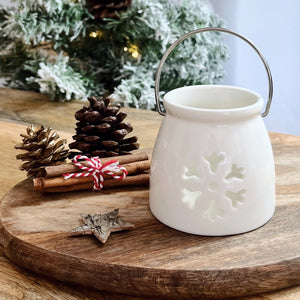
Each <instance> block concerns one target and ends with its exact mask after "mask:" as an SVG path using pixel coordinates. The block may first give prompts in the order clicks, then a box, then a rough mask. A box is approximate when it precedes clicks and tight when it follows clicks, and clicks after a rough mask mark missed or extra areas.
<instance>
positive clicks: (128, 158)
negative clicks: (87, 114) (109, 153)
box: [38, 152, 149, 178]
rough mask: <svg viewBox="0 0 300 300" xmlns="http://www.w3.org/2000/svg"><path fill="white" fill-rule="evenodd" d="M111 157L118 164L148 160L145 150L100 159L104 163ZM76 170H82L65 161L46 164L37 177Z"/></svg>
mask: <svg viewBox="0 0 300 300" xmlns="http://www.w3.org/2000/svg"><path fill="white" fill-rule="evenodd" d="M112 159H114V160H117V161H119V164H120V165H123V164H129V163H133V162H137V161H144V160H148V159H149V158H148V155H147V154H146V153H145V152H141V153H135V154H130V155H122V156H114V157H107V158H101V161H102V162H103V163H106V162H108V161H110V160H112ZM81 164H82V165H84V166H86V167H88V166H89V165H88V163H87V162H85V161H83V162H81ZM77 172H82V170H81V169H80V168H78V167H77V166H75V165H74V164H73V163H65V164H60V165H57V166H48V167H44V168H42V169H41V170H40V172H39V174H38V177H46V178H50V177H57V176H61V175H62V174H65V173H77Z"/></svg>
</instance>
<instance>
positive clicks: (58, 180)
mask: <svg viewBox="0 0 300 300" xmlns="http://www.w3.org/2000/svg"><path fill="white" fill-rule="evenodd" d="M111 159H112V158H109V159H107V158H106V159H101V162H102V163H105V162H107V161H110V160H111ZM113 159H116V160H118V161H119V164H122V166H123V167H125V168H126V171H127V173H128V175H127V176H126V178H124V179H122V180H118V179H113V178H111V177H110V176H109V175H106V174H105V175H104V176H103V177H104V179H105V180H104V183H103V186H104V188H111V187H117V186H129V185H148V184H149V177H150V175H149V173H145V172H147V171H148V170H149V169H150V161H149V159H148V156H147V154H146V153H139V154H132V155H128V156H120V157H114V158H113ZM80 163H81V164H82V165H85V166H89V165H88V164H87V162H84V161H83V162H80ZM124 163H125V164H124ZM82 172H83V171H82V170H81V169H80V168H78V167H77V166H75V165H74V164H70V163H69V164H61V165H58V166H51V167H45V168H44V169H43V170H42V172H41V173H40V174H43V175H44V176H43V177H38V178H35V179H34V180H33V189H34V190H38V191H44V192H68V191H77V190H83V189H92V187H93V185H94V182H93V177H91V176H90V177H77V178H76V177H75V178H74V177H73V178H69V179H64V177H63V176H62V174H66V173H82ZM121 174H122V172H121V171H120V173H115V175H121Z"/></svg>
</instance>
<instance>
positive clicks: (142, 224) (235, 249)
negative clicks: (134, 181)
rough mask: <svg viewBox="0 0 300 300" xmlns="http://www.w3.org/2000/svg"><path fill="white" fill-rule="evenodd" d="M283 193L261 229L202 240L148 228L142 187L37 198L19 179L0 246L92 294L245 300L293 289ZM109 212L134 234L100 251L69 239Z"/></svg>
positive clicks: (299, 223) (292, 205)
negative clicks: (85, 216)
mask: <svg viewBox="0 0 300 300" xmlns="http://www.w3.org/2000/svg"><path fill="white" fill-rule="evenodd" d="M295 168H296V170H297V171H298V172H299V168H300V166H299V165H296V167H295V166H294V171H295ZM279 174H280V167H279ZM279 177H280V175H279ZM292 186H293V190H292V191H291V192H289V191H288V190H285V189H284V188H282V186H281V185H278V189H277V190H278V201H277V209H276V213H275V216H274V217H273V218H272V219H271V221H270V222H268V223H267V224H266V225H265V226H263V227H261V228H259V229H257V230H255V231H252V232H249V233H246V234H241V235H236V236H227V237H203V236H196V235H190V234H185V233H182V232H179V231H176V230H173V229H171V228H168V227H166V226H164V225H163V224H161V223H160V222H158V221H157V220H156V219H155V218H154V217H153V216H152V214H151V212H150V211H149V207H148V190H147V189H145V188H127V189H124V188H123V189H114V190H107V191H102V192H101V193H96V192H91V191H82V192H76V193H74V192H73V193H60V194H45V193H41V192H34V191H33V190H32V182H31V181H30V180H24V181H22V182H20V183H19V184H17V185H16V186H15V187H14V188H12V189H11V190H10V191H9V192H8V194H6V196H5V197H4V198H3V200H2V203H1V206H0V213H1V224H0V244H1V245H2V247H3V248H4V251H5V253H6V255H7V256H8V257H9V258H10V259H11V260H13V261H14V262H15V263H17V264H18V265H20V266H23V267H25V268H28V269H30V270H33V271H34V272H37V273H39V274H41V275H45V276H48V277H52V278H56V279H58V280H61V281H63V282H69V283H76V284H81V285H84V286H87V287H93V288H96V289H99V290H105V291H112V292H117V293H123V294H131V295H140V296H141V295H144V296H160V297H163V298H164V299H165V298H167V297H170V298H178V299H193V298H195V299H199V298H200V299H202V298H204V297H215V298H220V297H233V296H243V295H252V294H256V293H262V292H267V291H272V290H276V289H281V288H284V287H288V286H292V285H296V284H299V283H300V201H299V194H300V187H299V182H298V183H297V184H292ZM116 207H119V208H120V211H119V216H120V217H122V218H123V219H126V220H127V221H129V222H132V223H134V224H135V226H136V228H135V229H134V230H131V231H127V232H119V233H113V234H112V235H111V236H110V239H109V240H108V242H107V243H106V244H104V245H102V244H100V243H99V242H98V241H97V239H96V238H95V237H94V236H80V237H72V236H70V234H69V231H70V230H71V229H72V228H74V227H76V226H79V225H80V224H81V217H80V215H81V213H104V212H107V211H109V210H111V209H113V208H116Z"/></svg>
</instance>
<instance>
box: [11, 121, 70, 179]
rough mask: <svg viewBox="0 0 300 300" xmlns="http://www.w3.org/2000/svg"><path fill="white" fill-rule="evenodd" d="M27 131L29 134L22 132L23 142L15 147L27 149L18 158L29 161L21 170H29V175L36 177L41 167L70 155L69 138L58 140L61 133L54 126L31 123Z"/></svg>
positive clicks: (55, 162)
mask: <svg viewBox="0 0 300 300" xmlns="http://www.w3.org/2000/svg"><path fill="white" fill-rule="evenodd" d="M26 131H27V134H21V136H22V137H23V139H22V141H23V143H22V144H17V145H15V149H22V150H26V151H27V152H26V153H23V154H18V155H16V158H17V159H21V160H23V161H27V162H25V163H23V165H22V166H21V167H20V170H22V171H27V176H28V177H36V176H37V173H38V171H39V169H40V168H41V167H44V166H50V165H54V164H57V163H58V162H61V161H64V160H65V158H67V156H68V155H69V150H68V149H65V144H66V142H67V140H65V139H63V140H58V139H59V135H58V134H57V132H56V131H53V130H52V128H50V127H48V128H44V126H43V125H39V126H37V127H35V126H34V125H30V126H28V127H27V129H26Z"/></svg>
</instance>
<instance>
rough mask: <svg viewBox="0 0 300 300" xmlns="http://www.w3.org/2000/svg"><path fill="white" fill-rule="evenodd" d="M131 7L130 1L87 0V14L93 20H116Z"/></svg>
mask: <svg viewBox="0 0 300 300" xmlns="http://www.w3.org/2000/svg"><path fill="white" fill-rule="evenodd" d="M130 5H131V0H89V1H88V7H89V12H90V13H91V14H92V15H93V16H94V17H95V19H100V20H102V19H103V18H116V17H117V13H119V12H122V11H124V10H126V9H127V8H128V6H130Z"/></svg>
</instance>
